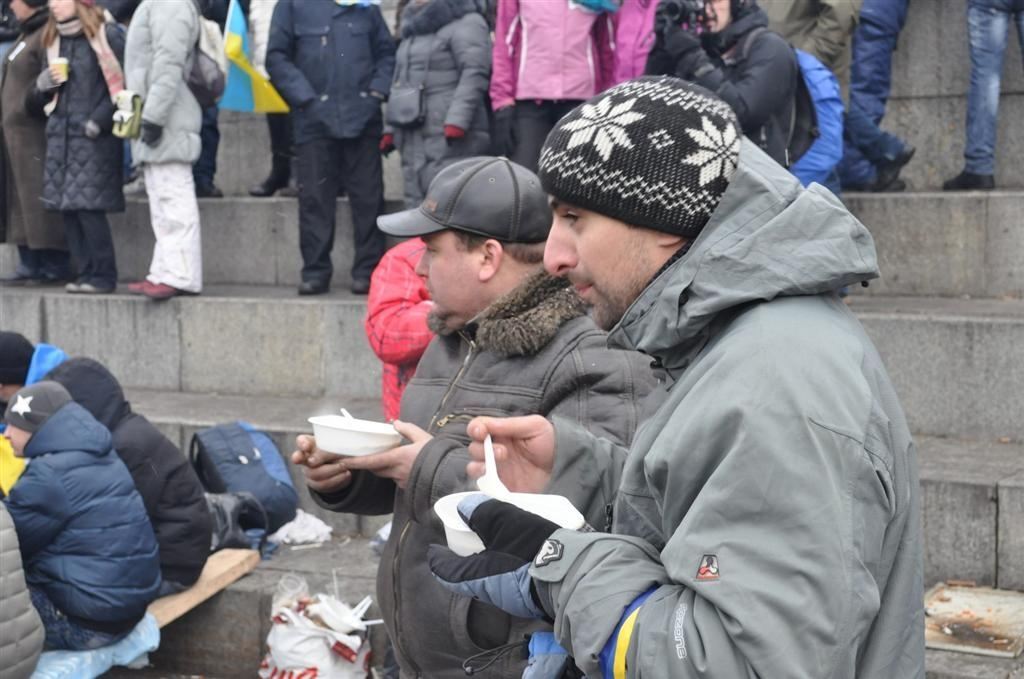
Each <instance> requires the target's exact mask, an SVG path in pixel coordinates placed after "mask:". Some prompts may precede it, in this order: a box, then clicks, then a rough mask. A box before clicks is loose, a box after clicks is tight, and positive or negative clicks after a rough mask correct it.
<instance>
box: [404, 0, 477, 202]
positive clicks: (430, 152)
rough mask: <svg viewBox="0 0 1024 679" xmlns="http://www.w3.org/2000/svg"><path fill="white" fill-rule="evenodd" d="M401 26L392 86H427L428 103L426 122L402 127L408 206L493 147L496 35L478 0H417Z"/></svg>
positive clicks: (425, 87)
mask: <svg viewBox="0 0 1024 679" xmlns="http://www.w3.org/2000/svg"><path fill="white" fill-rule="evenodd" d="M401 26H402V42H401V43H399V45H398V54H397V56H396V58H395V80H394V83H393V84H392V88H395V87H399V86H401V85H412V86H419V85H423V86H424V90H423V96H424V100H425V101H424V103H425V105H426V120H425V121H424V122H423V124H422V125H420V126H419V127H415V128H409V129H395V130H394V133H395V143H396V145H397V147H398V150H399V152H400V153H401V156H402V177H403V179H404V184H405V204H406V207H409V208H412V207H416V206H417V205H419V204H420V203H421V202H422V201H423V197H424V196H425V195H426V193H427V187H428V186H430V182H431V181H432V180H433V179H434V177H435V176H436V175H437V173H438V172H440V171H441V170H442V169H444V168H445V167H446V166H447V165H449V164H451V163H453V162H455V161H456V160H459V159H460V158H467V157H469V156H478V155H483V154H486V153H487V151H488V149H489V148H490V127H489V123H488V119H487V88H488V85H489V83H490V76H491V38H490V30H489V29H488V28H487V21H486V20H485V19H484V17H483V15H482V14H480V13H479V11H478V10H477V7H476V3H475V2H474V0H430V1H429V2H427V3H425V4H417V3H409V4H408V5H406V7H405V10H404V11H403V12H402V22H401ZM428 67H429V70H428ZM445 125H454V126H455V127H458V128H461V129H462V130H465V132H466V136H464V137H462V138H461V139H452V140H450V141H449V140H447V139H445V136H444V128H445Z"/></svg>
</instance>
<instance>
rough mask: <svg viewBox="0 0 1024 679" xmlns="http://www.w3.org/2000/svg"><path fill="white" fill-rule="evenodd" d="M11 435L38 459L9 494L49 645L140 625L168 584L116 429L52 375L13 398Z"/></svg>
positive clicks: (84, 643) (78, 645) (102, 640)
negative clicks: (115, 444)
mask: <svg viewBox="0 0 1024 679" xmlns="http://www.w3.org/2000/svg"><path fill="white" fill-rule="evenodd" d="M4 419H5V420H6V422H7V430H6V431H5V432H4V436H5V437H6V438H7V439H8V440H9V441H10V442H11V445H12V446H13V447H14V452H15V454H16V455H18V456H19V457H23V458H26V459H27V460H28V461H29V464H28V467H27V468H26V470H25V473H24V475H22V477H21V479H19V480H18V483H17V484H15V486H14V488H12V489H11V493H10V495H9V496H8V497H7V498H6V499H5V500H4V504H5V505H6V507H7V511H8V512H9V513H10V515H11V519H13V521H14V527H15V529H16V530H17V533H18V544H19V545H20V546H21V556H22V560H23V561H24V566H25V579H26V581H27V582H28V585H29V595H30V596H31V598H32V605H33V606H35V608H36V610H37V611H38V612H39V617H40V618H42V621H43V627H44V628H45V630H46V646H47V647H48V648H54V649H65V650H89V649H93V648H98V647H100V646H106V645H108V644H112V643H114V642H116V641H118V640H120V639H122V638H124V637H125V636H127V635H128V633H129V632H131V630H132V628H134V627H135V625H136V624H138V622H139V620H141V619H142V616H143V615H144V614H145V613H146V606H148V605H149V603H150V602H151V601H152V600H153V599H155V598H156V596H157V592H158V591H159V589H160V555H159V553H158V551H157V543H156V538H155V536H154V535H153V528H152V526H151V525H150V523H149V518H148V517H147V516H146V508H145V506H144V505H143V504H142V498H141V497H140V496H139V493H138V491H136V489H135V484H134V482H133V481H132V477H131V475H129V473H128V469H127V468H126V467H125V466H124V463H123V462H121V460H120V458H118V456H117V455H116V454H115V453H114V450H113V448H112V447H111V438H110V432H109V431H107V429H106V428H105V427H104V426H103V425H102V424H100V423H99V422H97V421H96V419H95V418H94V417H93V416H92V415H90V414H89V412H88V411H87V410H85V408H83V407H82V406H80V405H78V404H77V403H75V402H73V401H72V400H71V395H70V394H69V393H68V391H67V389H65V388H64V387H63V386H61V385H60V384H58V383H56V382H51V381H49V380H43V381H42V382H38V383H36V384H33V385H31V386H28V387H25V388H23V389H21V390H20V391H18V393H16V394H15V395H14V397H13V398H12V399H11V401H10V403H8V405H7V412H6V414H5V416H4Z"/></svg>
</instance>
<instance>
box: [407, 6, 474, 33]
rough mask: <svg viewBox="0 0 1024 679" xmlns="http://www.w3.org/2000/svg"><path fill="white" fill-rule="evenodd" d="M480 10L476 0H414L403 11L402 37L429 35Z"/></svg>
mask: <svg viewBox="0 0 1024 679" xmlns="http://www.w3.org/2000/svg"><path fill="white" fill-rule="evenodd" d="M477 11H479V10H478V8H477V5H476V2H475V0H427V2H425V3H422V4H420V3H418V2H417V1H416V0H413V1H412V2H410V3H409V4H408V5H406V6H405V9H404V10H403V11H402V22H401V23H402V37H403V38H408V37H410V36H414V35H429V34H431V33H437V32H438V31H439V30H441V29H442V28H444V27H445V26H447V25H448V24H450V23H451V22H453V21H455V20H456V19H459V18H461V17H463V16H465V15H466V14H470V13H471V12H477Z"/></svg>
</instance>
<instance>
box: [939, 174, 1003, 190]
mask: <svg viewBox="0 0 1024 679" xmlns="http://www.w3.org/2000/svg"><path fill="white" fill-rule="evenodd" d="M994 188H996V180H995V177H993V176H992V175H990V174H974V173H972V172H968V171H967V170H964V171H963V172H961V173H960V174H958V175H957V176H955V177H953V178H952V179H950V180H949V181H947V182H946V183H945V184H943V185H942V190H943V191H991V190H992V189H994Z"/></svg>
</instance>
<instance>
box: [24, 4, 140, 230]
mask: <svg viewBox="0 0 1024 679" xmlns="http://www.w3.org/2000/svg"><path fill="white" fill-rule="evenodd" d="M105 30H106V32H107V41H108V42H109V43H110V48H111V49H112V50H113V51H114V54H115V55H116V56H117V59H118V61H120V62H121V63H124V33H123V31H122V29H121V28H120V27H119V26H117V25H116V24H107V25H106V26H105ZM60 56H62V57H64V58H66V59H67V60H68V62H69V64H70V71H69V78H68V81H67V82H66V83H65V84H64V85H62V86H61V87H60V89H59V90H58V94H59V96H58V99H57V108H56V109H54V111H53V113H52V114H51V115H50V119H49V120H48V121H47V122H46V164H45V166H44V170H43V206H44V207H46V209H48V210H61V211H69V210H102V211H104V212H122V211H124V193H123V192H122V190H121V185H122V184H123V178H124V142H123V141H122V140H121V139H119V138H117V137H115V136H113V134H111V130H112V129H113V127H114V120H113V116H114V103H113V101H111V99H110V92H109V91H108V90H107V84H106V81H105V79H104V77H103V71H102V70H100V65H99V62H98V61H97V59H96V54H95V52H93V49H92V47H91V46H90V45H89V41H88V39H87V38H86V37H85V35H84V34H82V35H78V36H75V37H71V38H69V37H61V39H60ZM51 98H52V94H51V93H48V92H40V91H38V90H36V89H33V92H32V94H31V95H30V102H29V107H30V109H31V110H33V111H34V112H36V113H37V114H39V115H44V114H43V106H44V105H45V104H46V103H47V102H49V101H50V99H51ZM90 120H91V121H93V122H94V123H96V124H97V125H98V126H99V128H100V135H99V137H97V138H96V139H90V138H89V137H87V136H86V135H85V126H86V123H87V122H88V121H90Z"/></svg>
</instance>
